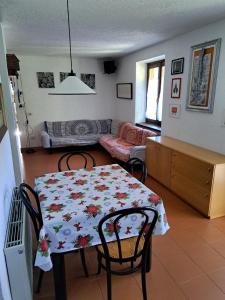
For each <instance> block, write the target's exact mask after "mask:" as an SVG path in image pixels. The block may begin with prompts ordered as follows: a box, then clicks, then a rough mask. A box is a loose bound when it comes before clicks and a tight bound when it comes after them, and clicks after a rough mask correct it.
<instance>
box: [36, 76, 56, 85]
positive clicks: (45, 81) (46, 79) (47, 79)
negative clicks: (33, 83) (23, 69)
mask: <svg viewBox="0 0 225 300" xmlns="http://www.w3.org/2000/svg"><path fill="white" fill-rule="evenodd" d="M37 80H38V87H39V88H46V89H50V88H54V87H55V82H54V74H53V72H37Z"/></svg>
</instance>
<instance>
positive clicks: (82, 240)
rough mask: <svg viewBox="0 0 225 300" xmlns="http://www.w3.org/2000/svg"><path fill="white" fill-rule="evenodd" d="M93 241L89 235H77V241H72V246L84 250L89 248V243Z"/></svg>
mask: <svg viewBox="0 0 225 300" xmlns="http://www.w3.org/2000/svg"><path fill="white" fill-rule="evenodd" d="M92 239H93V236H91V235H90V234H87V235H79V236H78V237H77V239H76V240H75V241H74V246H75V247H76V248H85V247H88V246H90V242H91V240H92Z"/></svg>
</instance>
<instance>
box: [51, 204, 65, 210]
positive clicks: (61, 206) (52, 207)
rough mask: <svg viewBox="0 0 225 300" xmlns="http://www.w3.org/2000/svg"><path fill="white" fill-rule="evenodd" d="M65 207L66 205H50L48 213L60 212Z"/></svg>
mask: <svg viewBox="0 0 225 300" xmlns="http://www.w3.org/2000/svg"><path fill="white" fill-rule="evenodd" d="M64 206H65V205H63V204H61V203H60V204H56V203H52V204H51V205H49V206H48V207H47V211H49V212H59V211H61V210H62V209H63V207H64Z"/></svg>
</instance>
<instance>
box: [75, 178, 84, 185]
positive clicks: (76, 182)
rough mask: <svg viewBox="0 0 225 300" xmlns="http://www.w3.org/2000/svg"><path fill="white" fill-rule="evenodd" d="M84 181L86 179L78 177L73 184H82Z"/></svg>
mask: <svg viewBox="0 0 225 300" xmlns="http://www.w3.org/2000/svg"><path fill="white" fill-rule="evenodd" d="M86 183H87V180H86V179H78V180H76V181H75V182H74V184H77V185H84V184H86Z"/></svg>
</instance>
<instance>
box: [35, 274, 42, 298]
mask: <svg viewBox="0 0 225 300" xmlns="http://www.w3.org/2000/svg"><path fill="white" fill-rule="evenodd" d="M43 276H44V271H43V270H41V269H40V271H39V276H38V282H37V288H36V290H35V293H37V294H38V293H40V290H41V284H42V279H43Z"/></svg>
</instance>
